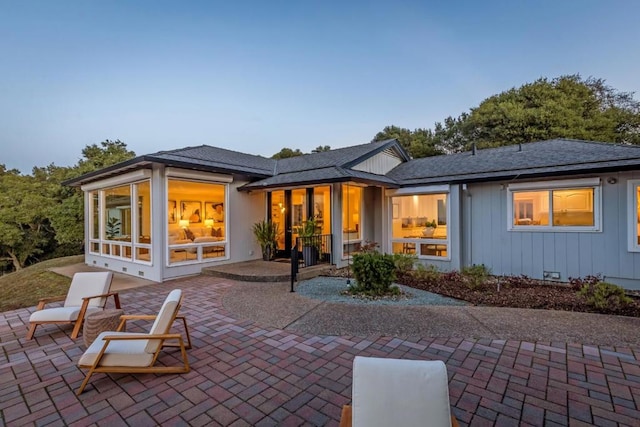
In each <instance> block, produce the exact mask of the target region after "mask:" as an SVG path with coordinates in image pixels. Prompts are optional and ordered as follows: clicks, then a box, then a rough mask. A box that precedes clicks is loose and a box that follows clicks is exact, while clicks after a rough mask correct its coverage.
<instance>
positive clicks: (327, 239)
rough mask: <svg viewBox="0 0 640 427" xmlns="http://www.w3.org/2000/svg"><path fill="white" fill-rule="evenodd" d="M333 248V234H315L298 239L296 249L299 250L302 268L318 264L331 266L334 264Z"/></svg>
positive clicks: (299, 260)
mask: <svg viewBox="0 0 640 427" xmlns="http://www.w3.org/2000/svg"><path fill="white" fill-rule="evenodd" d="M332 246H333V241H332V235H331V234H315V235H313V236H308V237H298V238H296V244H295V247H296V248H297V249H298V262H299V263H300V266H301V267H310V266H312V265H316V264H331V263H332V262H333V253H332Z"/></svg>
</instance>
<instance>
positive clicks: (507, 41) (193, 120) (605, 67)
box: [0, 0, 640, 173]
mask: <svg viewBox="0 0 640 427" xmlns="http://www.w3.org/2000/svg"><path fill="white" fill-rule="evenodd" d="M639 16H640V2H639V1H635V0H628V1H617V0H610V1H600V0H567V1H557V0H555V1H547V0H536V1H533V0H531V1H513V0H504V1H490V0H484V1H456V2H448V1H429V0H419V1H403V0H397V1H387V2H383V1H329V0H324V1H318V2H310V1H277V0H271V1H242V0H239V1H157V0H156V1H140V0H131V1H124V0H120V1H113V0H109V1H85V0H82V1H65V0H57V1H50V0H46V1H30V0H20V1H16V0H0V146H1V149H0V153H1V154H0V163H2V164H5V165H6V166H7V167H8V168H17V169H20V170H21V171H22V172H23V173H31V169H32V167H33V166H47V165H49V164H51V163H55V164H56V165H58V166H71V165H74V164H76V163H77V161H78V160H79V158H80V157H81V151H82V149H83V148H84V147H85V146H86V145H89V144H94V143H100V142H101V141H104V140H105V139H112V140H114V139H120V140H122V141H124V142H125V143H126V144H127V146H128V148H129V149H131V150H133V151H135V152H136V154H138V155H141V154H149V153H153V152H156V151H160V150H169V149H175V148H182V147H186V146H194V145H201V144H209V145H215V146H219V147H223V148H229V149H233V150H238V151H243V152H247V153H254V154H260V155H264V156H271V155H273V154H274V153H276V152H278V151H280V149H281V148H282V147H290V148H300V149H301V150H302V151H304V152H309V151H311V150H312V149H313V148H315V147H317V146H318V145H330V146H331V147H333V148H338V147H343V146H347V145H353V144H359V143H365V142H368V141H370V140H371V139H372V138H373V136H374V135H375V134H376V133H377V132H378V131H380V130H382V128H384V127H385V126H387V125H391V124H395V125H398V126H402V127H406V128H410V129H414V128H417V127H427V128H432V127H433V124H434V123H435V122H436V121H442V120H443V119H444V118H445V117H447V116H449V115H453V116H457V115H458V114H460V113H461V112H463V111H468V110H469V108H471V107H475V106H477V105H478V104H479V103H480V102H481V101H482V100H483V99H485V98H487V97H488V96H491V95H493V94H496V93H499V92H502V91H504V90H507V89H510V88H512V87H517V86H520V85H522V84H524V83H527V82H532V81H534V80H536V79H537V78H539V77H550V78H552V77H557V76H560V75H563V74H575V73H579V74H581V75H582V76H583V77H585V78H586V77H589V76H594V77H598V78H603V79H606V81H607V83H608V84H609V85H611V86H613V87H614V88H616V89H618V90H621V91H631V92H639V91H640V80H639V79H638V76H639V75H640V74H639V70H640V25H638V17H639ZM636 99H638V94H636Z"/></svg>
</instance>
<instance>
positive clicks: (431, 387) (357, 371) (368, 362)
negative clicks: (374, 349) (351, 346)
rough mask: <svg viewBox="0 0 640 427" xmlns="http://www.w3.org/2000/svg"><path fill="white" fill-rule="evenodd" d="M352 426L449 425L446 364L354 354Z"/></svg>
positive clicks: (434, 426)
mask: <svg viewBox="0 0 640 427" xmlns="http://www.w3.org/2000/svg"><path fill="white" fill-rule="evenodd" d="M351 405H352V415H353V426H354V427H364V426H366V427H376V426H385V427H388V426H392V427H400V426H403V427H409V426H433V427H440V426H443V427H444V426H446V427H450V426H451V409H450V407H449V385H448V379H447V367H446V366H445V364H444V363H443V362H441V361H439V360H436V361H430V360H399V359H380V358H375V357H361V356H356V357H355V359H354V360H353V385H352V403H351Z"/></svg>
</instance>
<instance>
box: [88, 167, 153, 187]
mask: <svg viewBox="0 0 640 427" xmlns="http://www.w3.org/2000/svg"><path fill="white" fill-rule="evenodd" d="M149 178H151V170H149V169H138V170H136V171H133V172H129V173H125V174H122V175H118V176H114V177H111V178H107V179H103V180H101V181H96V182H92V183H90V184H85V185H83V186H81V187H80V188H81V189H82V191H92V190H98V189H101V188H110V187H116V186H118V185H122V184H129V183H132V182H136V181H141V180H143V179H149Z"/></svg>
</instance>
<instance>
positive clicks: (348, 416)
mask: <svg viewBox="0 0 640 427" xmlns="http://www.w3.org/2000/svg"><path fill="white" fill-rule="evenodd" d="M352 424H353V412H352V410H351V405H342V413H341V414H340V427H351V425H352ZM451 427H459V424H458V420H456V417H454V416H453V414H451Z"/></svg>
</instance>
